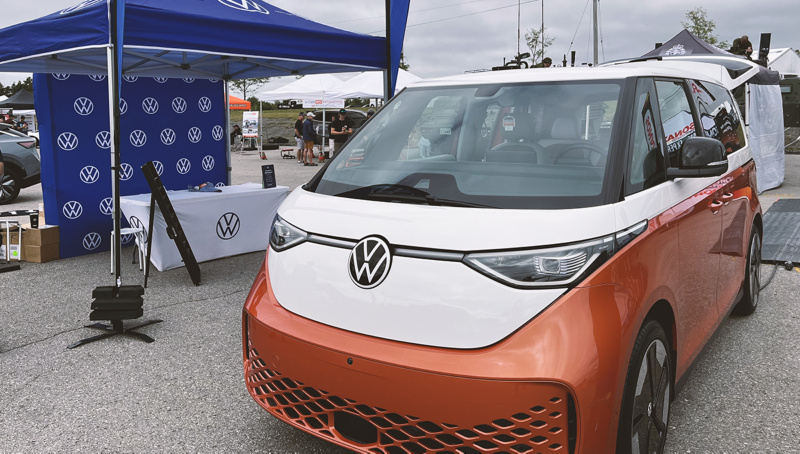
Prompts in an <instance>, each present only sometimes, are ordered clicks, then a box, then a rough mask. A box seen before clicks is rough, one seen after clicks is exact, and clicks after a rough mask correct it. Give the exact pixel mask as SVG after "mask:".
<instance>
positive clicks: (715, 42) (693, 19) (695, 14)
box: [681, 6, 730, 49]
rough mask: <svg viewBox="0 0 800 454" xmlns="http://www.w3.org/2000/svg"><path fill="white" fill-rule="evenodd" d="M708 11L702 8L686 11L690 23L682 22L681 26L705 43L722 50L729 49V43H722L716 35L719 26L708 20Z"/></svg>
mask: <svg viewBox="0 0 800 454" xmlns="http://www.w3.org/2000/svg"><path fill="white" fill-rule="evenodd" d="M707 12H708V11H706V10H705V9H704V8H703V7H702V6H698V7H697V8H695V9H692V10H689V11H686V19H687V20H688V22H683V21H681V25H682V26H683V28H685V29H686V30H689V32H690V33H691V34H693V35H694V36H696V37H698V38H700V39H702V40H703V41H705V42H707V43H708V44H711V45H712V46H717V47H719V48H720V49H728V48H729V47H730V45H729V44H728V42H727V41H722V40H720V39H719V38H717V36H716V35H714V29H715V28H716V27H717V24H716V23H715V22H714V21H713V20H711V19H709V18H708V16H707V15H706V13H707Z"/></svg>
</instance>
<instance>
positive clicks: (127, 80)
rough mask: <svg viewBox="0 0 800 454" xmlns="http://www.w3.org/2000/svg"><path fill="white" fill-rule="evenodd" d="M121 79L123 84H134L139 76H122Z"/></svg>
mask: <svg viewBox="0 0 800 454" xmlns="http://www.w3.org/2000/svg"><path fill="white" fill-rule="evenodd" d="M122 79H123V80H124V81H125V82H136V81H137V80H139V76H122Z"/></svg>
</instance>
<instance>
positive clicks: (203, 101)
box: [197, 96, 211, 112]
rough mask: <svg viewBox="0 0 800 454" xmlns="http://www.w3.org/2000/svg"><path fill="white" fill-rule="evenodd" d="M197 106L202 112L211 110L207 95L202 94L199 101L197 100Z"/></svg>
mask: <svg viewBox="0 0 800 454" xmlns="http://www.w3.org/2000/svg"><path fill="white" fill-rule="evenodd" d="M197 107H199V108H200V110H201V111H203V112H208V111H210V110H211V100H210V99H208V97H206V96H203V97H202V98H200V101H197Z"/></svg>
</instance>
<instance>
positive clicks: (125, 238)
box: [119, 233, 133, 244]
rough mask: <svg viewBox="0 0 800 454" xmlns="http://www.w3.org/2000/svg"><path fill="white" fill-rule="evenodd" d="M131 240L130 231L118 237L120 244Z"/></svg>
mask: <svg viewBox="0 0 800 454" xmlns="http://www.w3.org/2000/svg"><path fill="white" fill-rule="evenodd" d="M131 240H133V234H132V233H129V234H127V235H122V237H120V239H119V241H120V243H122V244H128V243H130V242H131Z"/></svg>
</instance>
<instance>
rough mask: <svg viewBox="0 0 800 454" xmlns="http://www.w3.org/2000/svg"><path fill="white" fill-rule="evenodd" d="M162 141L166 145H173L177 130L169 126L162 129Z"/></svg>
mask: <svg viewBox="0 0 800 454" xmlns="http://www.w3.org/2000/svg"><path fill="white" fill-rule="evenodd" d="M161 142H162V143H163V144H164V145H172V144H173V143H175V131H173V130H171V129H169V128H167V129H165V130H163V131H161Z"/></svg>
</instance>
